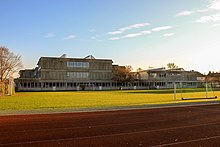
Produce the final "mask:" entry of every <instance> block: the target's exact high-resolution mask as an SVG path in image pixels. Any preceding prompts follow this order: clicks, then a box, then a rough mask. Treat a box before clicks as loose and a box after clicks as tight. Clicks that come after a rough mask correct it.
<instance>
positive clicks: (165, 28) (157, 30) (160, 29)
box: [152, 26, 173, 32]
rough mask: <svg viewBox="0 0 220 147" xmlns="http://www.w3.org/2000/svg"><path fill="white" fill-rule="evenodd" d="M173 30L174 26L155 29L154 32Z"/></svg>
mask: <svg viewBox="0 0 220 147" xmlns="http://www.w3.org/2000/svg"><path fill="white" fill-rule="evenodd" d="M172 28H173V27H172V26H162V27H157V28H153V29H152V31H155V32H159V31H163V30H169V29H172Z"/></svg>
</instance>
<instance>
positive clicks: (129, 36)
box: [109, 30, 151, 40]
mask: <svg viewBox="0 0 220 147" xmlns="http://www.w3.org/2000/svg"><path fill="white" fill-rule="evenodd" d="M148 34H151V31H148V30H146V31H141V32H138V33H131V34H126V35H124V36H121V37H112V38H110V39H109V40H119V39H124V38H134V37H138V36H142V35H148Z"/></svg>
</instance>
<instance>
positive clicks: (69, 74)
mask: <svg viewBox="0 0 220 147" xmlns="http://www.w3.org/2000/svg"><path fill="white" fill-rule="evenodd" d="M67 77H68V78H70V79H71V78H76V79H83V78H89V73H88V72H67Z"/></svg>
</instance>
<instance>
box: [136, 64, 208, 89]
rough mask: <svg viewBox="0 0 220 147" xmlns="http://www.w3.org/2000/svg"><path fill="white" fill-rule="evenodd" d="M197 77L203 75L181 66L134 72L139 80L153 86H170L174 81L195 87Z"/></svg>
mask: <svg viewBox="0 0 220 147" xmlns="http://www.w3.org/2000/svg"><path fill="white" fill-rule="evenodd" d="M198 77H204V76H203V75H202V74H201V73H199V72H197V71H193V70H192V71H185V70H184V69H183V68H175V69H165V68H156V69H149V70H143V71H139V72H137V73H136V79H138V80H139V81H148V82H150V83H151V86H153V87H155V88H156V87H161V88H172V87H173V85H174V82H175V83H183V82H184V83H185V86H187V87H197V86H198V82H199V80H198Z"/></svg>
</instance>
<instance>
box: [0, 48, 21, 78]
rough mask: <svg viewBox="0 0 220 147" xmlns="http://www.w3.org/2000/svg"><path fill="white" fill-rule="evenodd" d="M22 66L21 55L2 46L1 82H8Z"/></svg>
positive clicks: (0, 59) (0, 58) (0, 62)
mask: <svg viewBox="0 0 220 147" xmlns="http://www.w3.org/2000/svg"><path fill="white" fill-rule="evenodd" d="M20 68H22V62H21V56H20V55H16V54H14V53H13V52H10V51H9V49H8V48H6V47H3V46H0V82H6V80H7V79H9V77H10V76H13V74H14V73H16V72H17V71H18V70H19V69H20Z"/></svg>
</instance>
